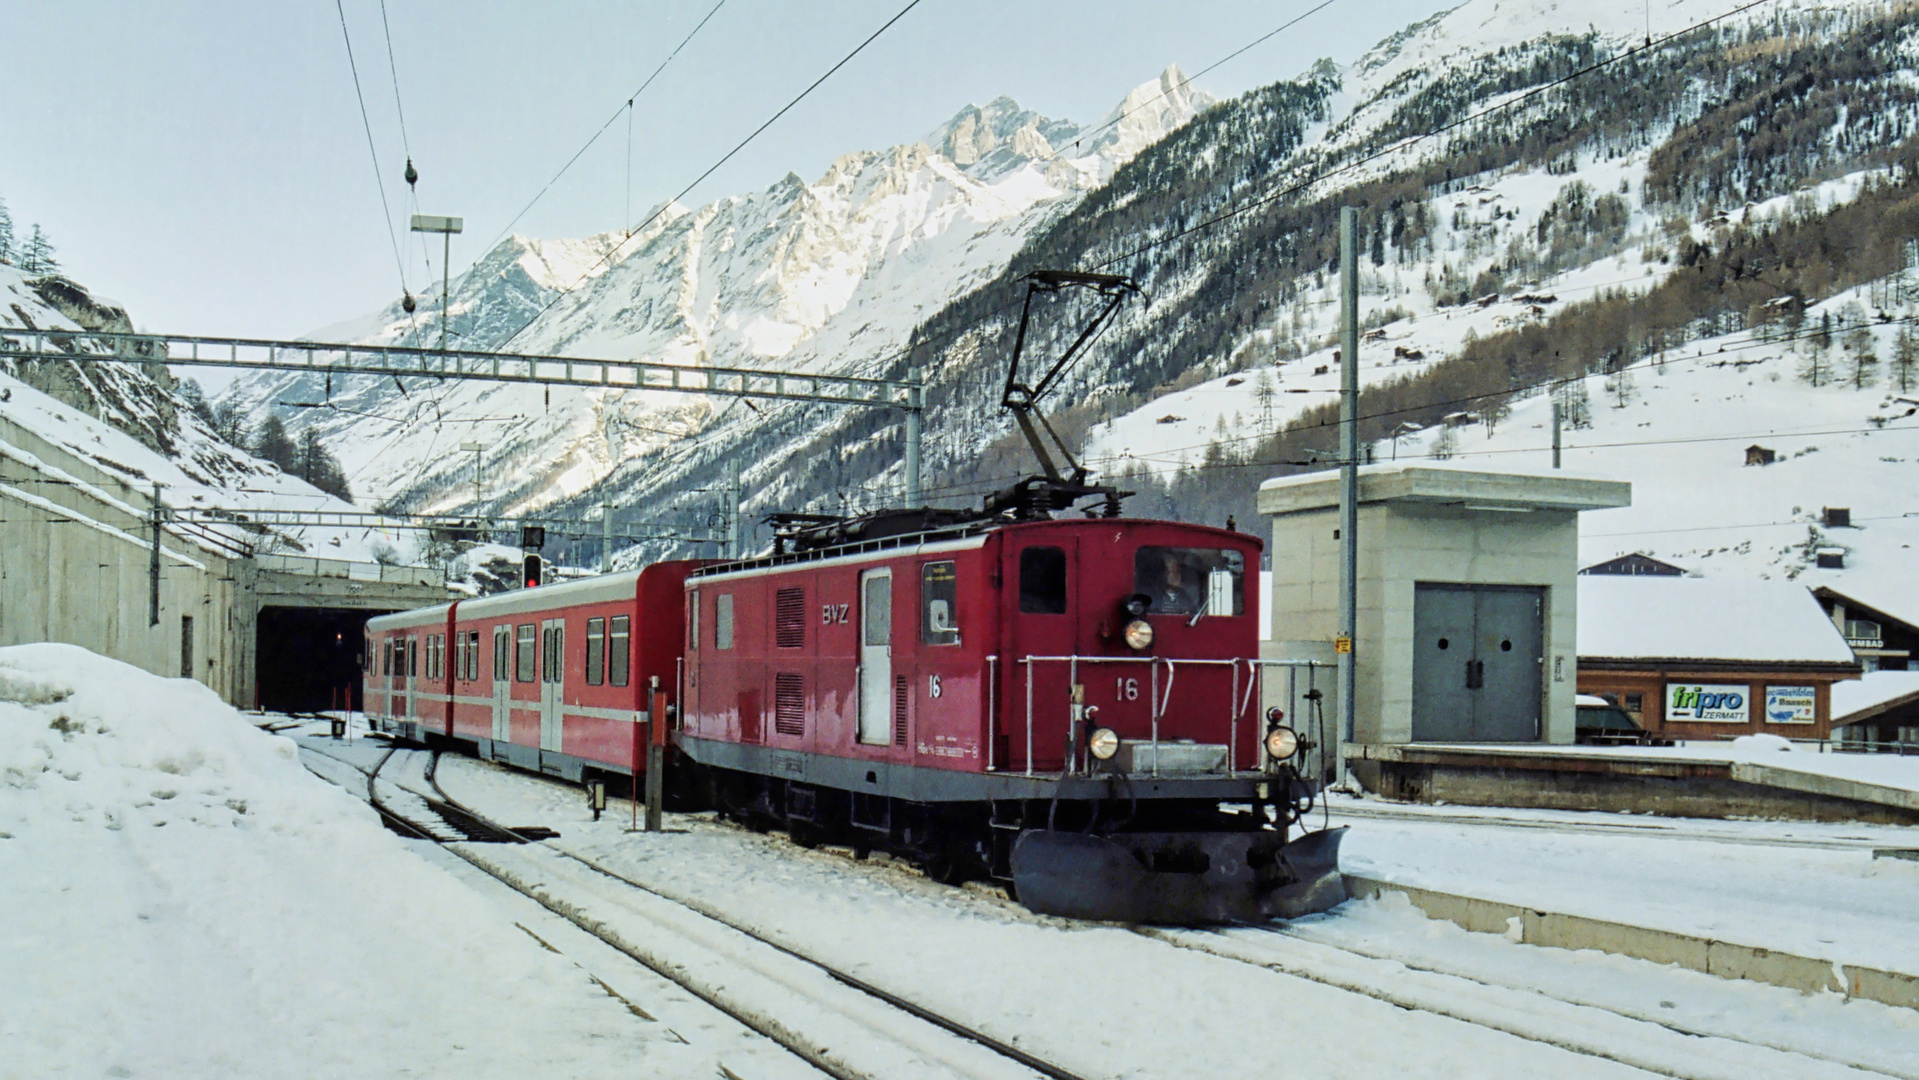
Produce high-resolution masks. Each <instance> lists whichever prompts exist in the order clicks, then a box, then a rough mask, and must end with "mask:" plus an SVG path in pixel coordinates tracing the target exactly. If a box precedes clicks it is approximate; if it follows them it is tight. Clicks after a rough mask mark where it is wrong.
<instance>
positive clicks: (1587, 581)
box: [1579, 574, 1854, 664]
mask: <svg viewBox="0 0 1919 1080" xmlns="http://www.w3.org/2000/svg"><path fill="white" fill-rule="evenodd" d="M1579 656H1580V659H1581V660H1585V659H1589V658H1590V659H1607V660H1708V661H1711V660H1718V661H1735V662H1738V661H1743V662H1749V663H1767V664H1780V663H1814V664H1851V663H1853V662H1854V661H1853V655H1852V649H1851V648H1850V647H1849V646H1848V645H1847V644H1846V639H1845V637H1844V636H1843V635H1841V634H1840V633H1839V628H1838V627H1836V626H1834V625H1833V624H1832V620H1831V619H1829V618H1827V617H1826V613H1825V611H1824V610H1822V609H1821V608H1820V606H1819V601H1818V600H1816V599H1814V598H1813V595H1812V593H1811V592H1810V591H1808V590H1807V589H1806V588H1805V587H1804V586H1802V585H1795V584H1793V583H1792V582H1789V581H1743V580H1739V579H1736V578H1687V577H1667V576H1663V575H1638V576H1618V575H1606V574H1584V575H1581V576H1580V578H1579Z"/></svg>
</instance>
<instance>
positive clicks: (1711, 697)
mask: <svg viewBox="0 0 1919 1080" xmlns="http://www.w3.org/2000/svg"><path fill="white" fill-rule="evenodd" d="M1666 719H1667V720H1668V721H1673V720H1688V721H1693V722H1704V723H1711V724H1748V723H1751V722H1752V687H1750V686H1747V685H1746V684H1744V683H1667V684H1666Z"/></svg>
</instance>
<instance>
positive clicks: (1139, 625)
mask: <svg viewBox="0 0 1919 1080" xmlns="http://www.w3.org/2000/svg"><path fill="white" fill-rule="evenodd" d="M1120 636H1121V637H1124V638H1125V639H1126V647H1127V648H1129V649H1137V650H1139V651H1140V652H1145V651H1146V650H1147V649H1150V648H1152V647H1153V624H1152V623H1149V622H1147V621H1146V620H1145V619H1134V620H1133V621H1132V622H1129V623H1127V624H1126V629H1125V630H1124V631H1121V634H1120Z"/></svg>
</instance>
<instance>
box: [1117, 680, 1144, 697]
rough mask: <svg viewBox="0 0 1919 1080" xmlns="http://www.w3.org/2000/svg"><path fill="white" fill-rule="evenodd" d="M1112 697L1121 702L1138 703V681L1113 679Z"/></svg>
mask: <svg viewBox="0 0 1919 1080" xmlns="http://www.w3.org/2000/svg"><path fill="white" fill-rule="evenodd" d="M1113 696H1114V697H1116V698H1118V699H1119V700H1121V701H1138V700H1139V680H1138V679H1114V680H1113Z"/></svg>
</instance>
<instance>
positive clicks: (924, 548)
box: [687, 517, 1265, 582]
mask: <svg viewBox="0 0 1919 1080" xmlns="http://www.w3.org/2000/svg"><path fill="white" fill-rule="evenodd" d="M1114 525H1120V526H1126V527H1138V526H1142V525H1150V526H1164V527H1170V528H1175V529H1184V530H1189V531H1191V532H1194V533H1198V534H1202V535H1208V536H1213V537H1217V538H1219V539H1222V540H1225V539H1231V540H1237V541H1239V542H1241V543H1251V544H1252V545H1253V546H1255V547H1264V546H1265V545H1264V543H1263V542H1262V541H1261V540H1260V538H1259V537H1258V536H1256V535H1253V534H1252V533H1243V532H1239V531H1237V530H1233V529H1221V528H1215V527H1214V526H1211V525H1195V524H1192V523H1191V522H1186V521H1161V520H1158V519H1155V518H1105V517H1100V518H1064V519H1052V520H1045V521H1016V522H1015V521H1008V522H998V521H984V522H970V523H968V524H965V525H955V526H951V527H948V528H944V529H929V530H927V531H925V532H917V533H906V534H903V535H899V536H888V537H885V538H882V539H878V540H865V541H859V542H856V543H850V544H841V545H839V546H837V547H826V548H813V549H809V550H806V551H789V552H784V553H781V554H777V555H757V556H754V557H753V558H750V559H738V560H735V561H733V562H721V563H712V564H709V565H707V566H703V567H701V568H699V569H697V570H694V571H693V572H692V573H691V574H690V575H688V577H687V580H688V582H694V581H705V580H708V579H713V578H720V577H731V576H733V575H736V574H747V573H756V572H763V571H767V570H772V569H775V568H780V567H786V566H793V565H799V564H805V565H809V566H812V565H818V564H821V563H840V562H852V561H858V560H861V559H863V558H878V557H882V556H883V555H885V554H886V553H889V552H895V551H899V550H901V549H911V550H913V551H915V552H926V553H929V554H937V553H939V552H943V551H966V550H970V549H972V548H977V547H982V546H984V545H985V543H986V538H987V536H988V535H989V534H992V533H1001V532H1026V531H1029V530H1046V531H1072V532H1084V531H1086V530H1088V529H1097V528H1102V527H1110V526H1114Z"/></svg>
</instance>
